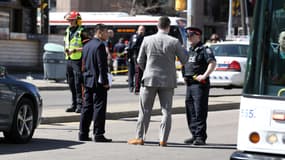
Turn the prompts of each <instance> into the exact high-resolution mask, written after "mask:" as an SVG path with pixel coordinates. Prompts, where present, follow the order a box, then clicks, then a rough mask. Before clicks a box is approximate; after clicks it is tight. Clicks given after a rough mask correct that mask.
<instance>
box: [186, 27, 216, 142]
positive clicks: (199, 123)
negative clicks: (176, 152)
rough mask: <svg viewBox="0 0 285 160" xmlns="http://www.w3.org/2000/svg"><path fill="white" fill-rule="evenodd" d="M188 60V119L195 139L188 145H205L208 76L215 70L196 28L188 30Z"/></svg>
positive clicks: (212, 56) (211, 53)
mask: <svg viewBox="0 0 285 160" xmlns="http://www.w3.org/2000/svg"><path fill="white" fill-rule="evenodd" d="M186 31H187V35H188V40H189V43H190V45H191V47H190V49H189V60H188V62H187V63H186V64H185V65H184V67H183V70H182V72H183V77H184V80H185V83H186V85H187V86H186V100H185V105H186V116H187V122H188V127H189V129H190V132H191V133H192V138H190V139H186V140H185V141H184V142H185V143H186V144H194V145H205V144H206V139H207V133H206V129H207V124H206V122H207V115H208V99H209V90H210V80H209V75H210V74H211V73H212V71H213V70H214V69H215V67H216V59H215V56H214V54H213V52H212V50H211V49H210V48H209V47H207V46H205V45H204V44H203V43H202V42H201V36H202V31H201V30H200V29H199V28H196V27H188V28H186Z"/></svg>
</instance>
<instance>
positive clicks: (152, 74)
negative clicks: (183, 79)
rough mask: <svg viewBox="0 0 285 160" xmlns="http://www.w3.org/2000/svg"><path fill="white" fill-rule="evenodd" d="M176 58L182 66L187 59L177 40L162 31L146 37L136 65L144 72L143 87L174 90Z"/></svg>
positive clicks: (175, 83) (175, 85)
mask: <svg viewBox="0 0 285 160" xmlns="http://www.w3.org/2000/svg"><path fill="white" fill-rule="evenodd" d="M176 56H177V57H178V58H179V60H180V62H181V63H182V64H185V63H186V61H187V59H188V56H187V55H186V54H185V53H184V49H183V48H182V46H181V44H180V42H179V40H178V39H176V38H174V37H171V36H169V35H168V34H166V33H164V32H162V31H158V32H157V33H156V34H154V35H150V36H146V37H145V38H144V40H143V42H142V45H141V47H140V51H139V55H138V58H137V62H138V64H139V65H140V67H141V68H142V69H143V70H144V73H143V77H142V82H143V85H144V86H148V87H168V88H176V87H177V80H176V67H175V60H176Z"/></svg>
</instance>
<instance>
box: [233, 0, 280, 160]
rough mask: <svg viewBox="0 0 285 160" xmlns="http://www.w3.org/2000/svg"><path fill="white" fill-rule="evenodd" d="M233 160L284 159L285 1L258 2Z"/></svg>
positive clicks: (259, 0)
mask: <svg viewBox="0 0 285 160" xmlns="http://www.w3.org/2000/svg"><path fill="white" fill-rule="evenodd" d="M230 159H231V160H246V159H256V160H257V159H262V160H266V159H268V160H269V159H270V160H281V159H282V160H284V159H285V0H257V1H255V9H254V18H253V28H252V32H251V36H250V49H249V52H248V61H247V71H246V76H245V83H244V88H243V93H242V96H241V102H240V111H239V124H238V135H237V151H235V152H234V153H233V154H232V155H231V157H230Z"/></svg>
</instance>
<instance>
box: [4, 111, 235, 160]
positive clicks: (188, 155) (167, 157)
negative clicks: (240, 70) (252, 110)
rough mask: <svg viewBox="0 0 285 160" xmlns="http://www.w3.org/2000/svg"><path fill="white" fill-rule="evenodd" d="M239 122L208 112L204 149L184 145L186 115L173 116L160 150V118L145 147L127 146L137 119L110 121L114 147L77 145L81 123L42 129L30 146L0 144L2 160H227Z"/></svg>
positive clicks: (232, 113)
mask: <svg viewBox="0 0 285 160" xmlns="http://www.w3.org/2000/svg"><path fill="white" fill-rule="evenodd" d="M237 118H238V110H227V111H218V112H209V117H208V140H207V145H205V146H191V145H185V144H184V143H183V140H184V139H186V138H189V137H190V133H189V131H188V128H187V124H186V120H185V115H184V114H181V115H179V114H178V115H173V121H172V130H171V133H170V137H169V141H168V147H159V146H158V130H159V124H160V116H154V117H152V120H151V123H150V128H149V131H148V134H147V138H146V143H145V145H144V146H133V145H128V144H126V142H127V140H128V139H130V138H134V133H135V125H136V118H128V119H119V120H107V122H106V134H105V135H106V136H107V137H108V138H112V139H113V143H95V142H80V141H77V135H78V125H79V124H78V123H61V124H49V125H40V126H39V128H38V129H37V130H36V132H35V135H34V139H33V140H32V141H31V143H29V144H23V145H19V144H6V143H5V142H4V141H3V140H0V160H7V159H8V160H19V159H21V160H39V159H40V160H51V159H55V160H91V159H96V160H112V159H116V160H159V159H162V160H185V159H187V160H213V159H217V160H228V159H229V157H230V155H231V153H232V152H234V151H235V149H236V133H237V124H238V119H237ZM0 137H2V136H1V135H0Z"/></svg>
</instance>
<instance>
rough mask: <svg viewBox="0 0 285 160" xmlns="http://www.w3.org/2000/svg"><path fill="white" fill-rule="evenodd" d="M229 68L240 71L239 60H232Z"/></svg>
mask: <svg viewBox="0 0 285 160" xmlns="http://www.w3.org/2000/svg"><path fill="white" fill-rule="evenodd" d="M228 70H231V71H239V72H240V64H239V62H237V61H232V63H230V65H229V68H228Z"/></svg>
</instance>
